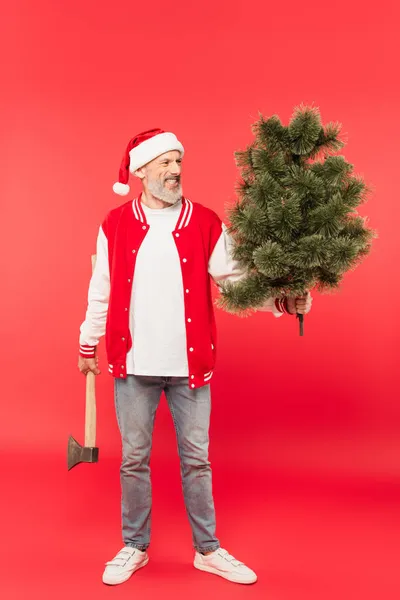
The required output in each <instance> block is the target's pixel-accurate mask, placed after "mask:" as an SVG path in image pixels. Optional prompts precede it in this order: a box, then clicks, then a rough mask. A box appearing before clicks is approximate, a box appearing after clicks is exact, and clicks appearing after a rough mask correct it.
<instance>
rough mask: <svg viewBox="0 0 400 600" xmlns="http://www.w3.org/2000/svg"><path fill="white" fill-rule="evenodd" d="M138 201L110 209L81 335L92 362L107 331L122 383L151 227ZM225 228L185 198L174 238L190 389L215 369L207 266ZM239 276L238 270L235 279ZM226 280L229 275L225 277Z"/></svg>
mask: <svg viewBox="0 0 400 600" xmlns="http://www.w3.org/2000/svg"><path fill="white" fill-rule="evenodd" d="M140 199H141V194H140V196H139V197H138V198H135V199H134V200H133V201H132V200H129V201H128V202H126V203H124V204H122V205H120V206H118V207H117V208H114V209H112V210H111V211H109V212H108V214H107V215H106V217H105V219H104V221H103V223H102V224H101V230H102V233H104V236H105V238H106V240H107V242H106V247H105V244H101V243H100V242H99V240H98V244H97V260H96V265H95V269H94V272H93V275H92V279H91V281H90V285H89V294H88V310H87V313H86V320H85V322H84V323H83V324H82V327H81V336H80V355H81V356H83V357H86V358H90V357H94V356H95V350H96V345H97V343H98V339H99V337H100V336H101V335H102V334H103V333H104V330H105V339H106V352H107V359H108V363H109V372H110V373H111V374H112V375H113V376H114V377H121V378H125V377H126V355H127V352H128V351H129V350H130V348H131V347H132V335H131V332H130V329H129V307H130V299H131V292H132V282H133V278H134V276H135V264H136V257H137V253H138V251H139V248H140V246H141V244H142V242H143V240H144V238H145V236H146V234H147V231H148V230H149V227H150V225H148V223H147V221H146V217H145V213H144V211H143V210H142V208H141V202H140ZM224 229H225V230H226V227H225V225H224V224H223V222H222V221H221V219H220V218H219V217H218V215H217V214H216V213H215V212H214V211H212V210H211V209H209V208H207V207H205V206H203V205H201V204H199V203H194V202H191V201H190V200H189V199H188V198H185V197H182V209H181V213H180V216H179V218H178V221H177V224H176V227H175V229H174V230H173V231H172V232H171V235H172V236H173V238H174V241H175V244H176V248H177V251H178V255H179V258H180V264H181V268H182V280H183V288H184V306H185V317H186V318H185V322H186V323H187V321H188V319H187V317H188V315H190V316H191V319H190V321H191V323H190V327H188V326H186V338H187V357H188V365H189V385H190V386H191V387H192V388H197V387H201V386H203V385H206V384H207V383H208V382H209V381H210V379H211V377H212V375H213V369H214V366H215V358H216V345H217V333H216V325H215V316H214V308H213V301H212V294H211V274H210V272H209V269H208V267H209V260H210V257H211V255H212V253H213V250H214V248H215V246H216V244H217V242H218V240H219V238H220V236H221V235H223V232H224ZM104 236H103V238H104ZM238 273H239V271H238V269H237V268H236V270H235V276H236V279H237V278H238ZM243 275H244V272H243ZM227 278H229V274H226V276H222V277H221V279H225V280H226V279H227ZM217 283H218V281H217ZM261 310H269V311H271V312H272V313H273V314H274V315H275V316H281V315H282V313H283V312H288V310H287V304H286V303H285V302H284V301H281V300H278V299H274V298H269V299H268V300H267V302H266V303H265V306H264V308H261Z"/></svg>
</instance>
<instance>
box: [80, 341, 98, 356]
mask: <svg viewBox="0 0 400 600" xmlns="http://www.w3.org/2000/svg"><path fill="white" fill-rule="evenodd" d="M79 355H80V356H83V358H94V357H95V355H96V346H87V345H84V344H80V346H79Z"/></svg>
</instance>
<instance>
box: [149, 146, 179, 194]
mask: <svg viewBox="0 0 400 600" xmlns="http://www.w3.org/2000/svg"><path fill="white" fill-rule="evenodd" d="M181 170H182V159H181V153H180V152H179V151H178V150H171V151H170V152H165V153H164V154H161V155H160V156H157V158H155V159H154V160H152V161H150V162H149V163H147V165H145V166H144V167H143V171H142V172H143V173H144V178H143V179H142V181H143V186H144V187H145V188H146V187H147V189H148V190H149V192H150V193H151V194H152V195H153V196H154V197H155V198H158V199H159V200H163V201H164V202H167V203H168V204H175V203H176V202H178V201H179V200H180V199H181V197H182V186H181Z"/></svg>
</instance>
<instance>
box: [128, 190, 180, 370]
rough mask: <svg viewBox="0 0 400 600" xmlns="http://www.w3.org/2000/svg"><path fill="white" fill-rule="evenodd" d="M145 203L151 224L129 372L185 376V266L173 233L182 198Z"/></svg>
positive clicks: (140, 261) (138, 281)
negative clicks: (151, 204) (161, 204)
mask: <svg viewBox="0 0 400 600" xmlns="http://www.w3.org/2000/svg"><path fill="white" fill-rule="evenodd" d="M142 208H143V210H144V213H145V215H146V219H147V222H148V224H149V225H150V228H149V230H148V232H147V234H146V236H145V238H144V240H143V242H142V244H141V246H140V248H139V251H138V253H137V258H136V267H135V277H134V278H133V285H132V296H131V303H130V315H129V328H130V331H131V335H132V348H131V349H130V351H129V352H128V353H127V357H126V360H127V362H126V372H127V373H128V374H134V375H162V376H181V377H187V376H188V374H189V367H188V360H187V350H186V327H185V305H184V300H183V298H184V296H183V293H184V292H183V281H182V270H181V265H180V260H179V254H178V250H177V248H176V245H175V241H174V238H173V236H172V233H171V232H172V231H173V230H174V229H175V226H176V223H177V221H178V218H179V215H180V212H181V209H182V201H181V200H180V201H179V202H177V203H176V204H174V205H172V206H168V207H167V208H161V209H154V208H148V207H147V206H146V205H144V204H143V203H142Z"/></svg>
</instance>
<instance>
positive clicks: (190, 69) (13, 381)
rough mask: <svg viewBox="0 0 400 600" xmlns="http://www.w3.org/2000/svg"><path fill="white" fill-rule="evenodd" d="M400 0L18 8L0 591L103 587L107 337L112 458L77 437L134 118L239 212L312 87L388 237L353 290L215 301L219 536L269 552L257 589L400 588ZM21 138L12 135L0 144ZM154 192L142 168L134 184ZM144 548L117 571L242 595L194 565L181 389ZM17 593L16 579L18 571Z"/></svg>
mask: <svg viewBox="0 0 400 600" xmlns="http://www.w3.org/2000/svg"><path fill="white" fill-rule="evenodd" d="M396 8H397V7H396V6H395V2H394V1H393V2H389V1H388V0H383V1H381V2H374V3H369V4H368V3H365V2H360V1H359V0H357V1H355V2H344V1H343V0H339V1H338V2H336V3H334V4H333V3H328V4H322V3H318V2H315V1H313V0H312V1H309V2H308V3H307V4H305V3H296V2H293V1H292V0H290V1H288V2H286V3H284V4H282V5H281V6H279V5H278V3H267V2H265V1H261V0H256V1H253V2H239V1H235V0H233V1H232V0H231V2H229V3H224V2H221V1H214V2H210V1H208V0H207V1H205V2H202V3H193V4H192V3H190V2H183V1H182V0H176V1H175V2H172V3H171V2H160V1H159V0H153V1H152V2H149V3H135V2H126V1H125V0H122V1H120V2H119V3H111V2H105V3H103V4H101V3H99V2H89V1H86V2H82V1H79V2H78V1H76V0H71V1H70V2H68V3H65V4H64V3H54V2H49V1H48V0H47V1H46V0H38V1H37V2H35V3H33V2H27V1H26V0H25V1H24V0H20V1H19V2H18V1H17V2H13V3H8V5H6V6H4V7H3V11H4V15H3V18H2V24H1V28H2V31H1V44H2V45H3V44H4V48H2V57H3V64H2V71H3V73H2V82H3V86H2V88H3V89H2V110H1V113H2V114H1V119H2V131H3V135H2V138H3V143H2V144H1V145H0V153H1V163H2V166H3V173H4V177H2V194H1V195H2V200H1V222H2V235H1V244H2V251H1V257H2V267H1V269H2V278H1V280H2V289H3V292H2V295H1V319H2V322H1V331H2V344H1V364H2V373H3V377H2V382H1V394H2V402H1V411H2V414H1V419H0V428H1V430H0V432H1V438H0V444H1V447H0V450H1V456H2V461H1V462H2V488H3V493H2V504H3V505H2V507H1V508H2V520H3V524H2V529H1V531H2V534H1V535H2V544H1V553H2V556H1V557H0V564H1V565H2V566H1V569H2V570H4V573H5V576H3V577H2V578H1V584H0V589H1V587H4V597H7V598H19V597H23V596H24V597H26V595H27V593H29V596H30V597H42V598H53V597H54V596H55V594H57V597H58V598H63V597H67V596H68V597H70V596H71V595H72V594H73V595H77V596H78V597H83V595H85V596H86V597H87V598H92V597H93V598H94V597H96V598H100V597H106V595H107V594H109V593H110V590H109V589H107V588H106V587H105V586H103V584H102V583H101V572H102V570H103V564H104V562H105V561H106V560H109V559H110V558H111V557H112V556H113V555H114V554H115V553H116V552H117V551H118V549H119V547H120V546H121V540H120V529H119V526H120V523H119V518H120V507H119V493H120V489H119V472H118V469H119V460H120V440H119V433H118V429H117V425H116V420H115V416H114V407H113V388H112V384H113V380H112V377H111V376H110V375H109V374H108V372H107V368H106V360H105V352H104V341H102V342H101V345H100V361H101V362H100V366H101V367H102V370H103V372H102V374H101V375H100V376H99V377H98V379H97V382H96V383H97V402H98V446H99V447H100V462H99V463H98V464H97V465H92V466H91V465H81V466H79V467H77V468H76V469H74V470H73V471H71V472H70V473H67V472H66V444H67V439H68V436H69V434H73V435H74V436H75V437H76V438H77V439H79V440H80V441H82V442H83V425H84V421H83V417H84V378H83V376H82V375H81V374H80V373H79V372H78V369H77V349H78V336H79V325H80V324H81V322H82V320H83V318H84V312H85V310H86V297H87V287H88V282H89V278H90V272H91V265H90V255H91V254H92V253H94V252H95V239H96V234H97V228H98V226H99V223H100V222H101V220H102V218H103V217H104V215H105V213H106V212H107V211H108V210H109V209H110V208H112V207H114V206H117V205H118V204H119V203H122V202H124V201H126V199H123V198H122V199H121V198H120V197H117V196H116V195H115V194H113V192H112V189H111V186H112V184H113V182H114V181H116V177H117V174H118V168H119V163H120V160H121V157H122V154H123V151H124V149H125V145H126V143H127V141H128V140H129V138H130V137H132V136H133V135H135V134H136V133H138V132H139V131H142V130H144V129H148V128H152V127H161V128H163V129H165V130H170V131H173V132H175V133H176V134H177V136H178V138H179V139H180V140H181V141H182V142H183V144H184V146H185V150H186V156H185V160H184V165H183V175H182V177H183V191H184V194H185V195H187V196H188V197H189V198H190V199H192V200H193V201H197V202H201V203H204V204H206V205H208V206H210V207H211V208H213V209H214V210H216V211H217V212H218V213H219V214H220V216H221V217H224V216H225V207H226V205H227V204H230V203H231V202H232V201H233V199H234V196H235V194H234V185H235V182H236V181H237V177H238V171H237V168H236V166H235V163H234V158H233V153H234V151H235V150H238V149H243V148H244V147H245V145H246V144H247V143H248V142H249V141H250V140H251V139H252V134H251V131H250V126H251V124H252V123H253V122H254V121H255V120H256V119H257V117H258V111H260V112H262V113H263V114H264V115H271V114H275V113H276V114H279V116H280V117H281V119H282V120H283V121H284V122H285V123H287V122H288V120H289V118H290V116H291V114H292V110H293V108H294V106H296V105H298V104H300V103H301V102H303V103H305V104H313V105H315V106H318V107H319V108H320V111H321V116H322V119H323V122H324V123H326V122H328V121H331V120H334V121H340V122H341V123H342V124H343V129H342V131H343V135H344V137H345V138H346V139H347V145H346V147H345V148H344V151H343V154H344V155H345V157H346V159H347V160H349V161H350V162H352V163H353V164H354V167H355V172H356V173H359V174H361V175H363V176H364V177H365V179H366V181H367V182H368V183H369V184H370V185H372V186H373V188H374V192H373V194H372V196H371V198H370V200H369V201H368V202H367V203H366V204H365V205H363V206H362V207H361V208H360V211H359V212H360V214H362V215H368V216H369V219H370V220H369V226H371V227H373V228H375V229H377V230H378V233H379V238H378V239H377V240H375V241H374V245H373V250H372V252H371V254H370V256H369V257H368V258H367V259H366V260H365V261H364V263H363V264H362V265H361V266H360V267H359V268H357V269H356V270H355V271H354V272H350V273H348V274H347V275H346V277H345V279H344V282H343V285H342V287H341V291H340V293H336V294H330V295H320V294H317V293H315V292H314V293H313V298H314V300H313V307H312V311H311V313H310V314H309V315H307V316H306V318H305V335H304V337H300V336H299V335H298V322H297V321H296V319H295V318H294V317H289V316H287V315H285V316H283V317H281V318H280V319H275V318H274V317H273V316H272V315H270V314H265V313H263V314H257V315H255V316H253V317H251V318H249V319H238V318H236V317H234V316H231V315H227V314H224V313H222V312H221V311H218V312H217V322H218V329H219V347H218V368H217V371H216V374H215V376H214V380H213V383H212V393H213V410H212V424H211V431H210V433H211V446H210V458H211V462H212V467H213V481H214V498H215V503H216V510H217V535H218V537H219V539H220V541H221V544H222V545H223V546H224V547H225V546H226V547H227V549H228V550H229V551H230V552H231V553H233V554H235V555H236V556H237V557H239V558H240V559H241V560H244V561H245V562H246V563H247V564H249V566H251V567H252V568H254V570H256V571H257V573H258V575H259V581H258V582H257V584H256V585H254V586H251V589H249V590H248V593H250V594H252V596H253V597H256V598H267V597H271V598H279V599H285V600H286V599H288V600H291V599H296V600H301V599H302V598H307V599H308V600H314V599H315V600H320V599H321V598H324V599H325V600H326V599H328V598H335V599H336V598H338V597H341V598H343V599H346V600H347V599H349V600H350V599H353V598H361V597H362V598H364V599H367V598H376V597H378V596H381V597H384V598H385V599H387V600H388V599H390V598H398V595H399V586H398V581H396V575H395V572H396V569H397V570H398V564H397V560H398V539H399V511H398V508H397V506H398V500H399V487H398V484H399V458H400V452H399V441H398V440H399V417H400V408H399V392H398V383H397V372H396V368H397V363H398V358H399V352H398V348H397V346H398V341H399V326H398V319H397V307H398V294H399V278H398V261H399V258H400V257H399V247H398V243H397V238H396V233H397V227H396V225H397V222H396V219H397V218H398V217H399V216H400V214H399V209H398V193H397V189H395V176H394V174H395V173H396V170H395V169H396V168H397V159H398V142H399V133H400V132H399V122H398V106H399V95H398V90H397V84H396V80H397V79H398V76H396V72H397V71H398V61H399V47H398V19H397V15H396V14H395V11H396ZM4 142H5V143H4ZM138 191H139V187H138V183H137V182H136V183H135V182H133V184H132V193H137V192H138ZM152 477H153V501H154V504H153V535H152V544H151V547H150V549H149V550H150V557H151V559H150V560H151V562H150V564H149V566H148V567H147V568H146V569H143V571H140V572H139V573H137V574H135V575H134V577H133V578H132V580H130V581H129V582H128V583H127V584H124V586H121V587H120V588H119V591H118V593H120V594H122V596H123V597H128V595H130V594H131V593H135V591H137V590H139V591H140V593H141V595H143V594H148V596H147V597H158V596H159V595H160V594H161V593H162V594H163V595H164V596H167V597H168V596H173V597H175V598H176V597H184V596H186V595H187V594H190V595H191V597H192V598H193V599H195V598H202V597H204V594H210V593H215V594H219V595H222V596H224V595H226V596H227V597H230V598H236V597H242V596H241V594H243V593H244V590H243V586H239V585H237V584H232V583H229V582H226V581H224V580H223V579H219V578H217V577H215V576H211V575H207V574H204V573H200V572H198V571H196V570H195V569H193V567H192V566H191V560H192V550H191V534H190V530H189V524H188V521H187V519H186V514H185V511H184V504H183V498H182V493H181V488H180V475H179V463H178V457H177V452H176V442H175V439H174V431H173V425H172V419H171V417H170V414H169V412H168V409H167V405H166V402H165V398H163V399H162V402H161V405H160V408H159V411H158V413H157V419H156V425H155V432H154V445H153V453H152ZM2 595H3V593H2Z"/></svg>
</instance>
